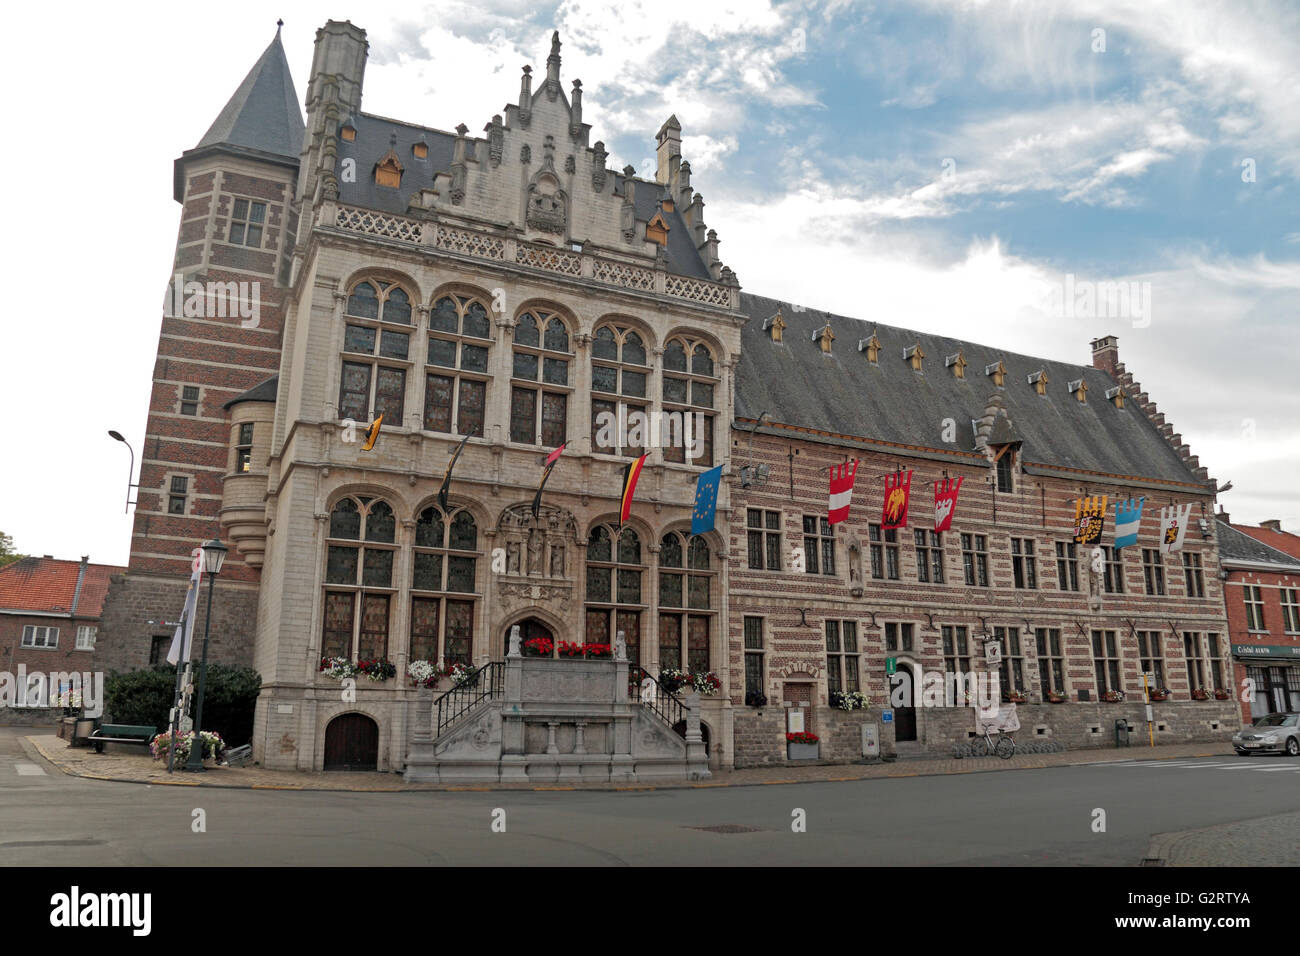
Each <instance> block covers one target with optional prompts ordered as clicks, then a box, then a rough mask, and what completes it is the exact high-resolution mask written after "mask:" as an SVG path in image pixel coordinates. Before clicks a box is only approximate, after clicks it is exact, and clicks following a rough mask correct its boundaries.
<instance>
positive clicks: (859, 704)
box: [829, 690, 871, 710]
mask: <svg viewBox="0 0 1300 956" xmlns="http://www.w3.org/2000/svg"><path fill="white" fill-rule="evenodd" d="M829 701H830V705H831V706H832V707H834V708H836V709H837V710H866V709H867V705H868V704H870V703H871V700H870V698H868V697H867V695H866V694H864V693H862V691H860V690H849V691H840V690H833V691H831V692H830V697H829Z"/></svg>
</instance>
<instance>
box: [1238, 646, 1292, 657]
mask: <svg viewBox="0 0 1300 956" xmlns="http://www.w3.org/2000/svg"><path fill="white" fill-rule="evenodd" d="M1232 656H1233V657H1294V658H1297V659H1300V647H1279V646H1276V645H1273V644H1233V645H1232Z"/></svg>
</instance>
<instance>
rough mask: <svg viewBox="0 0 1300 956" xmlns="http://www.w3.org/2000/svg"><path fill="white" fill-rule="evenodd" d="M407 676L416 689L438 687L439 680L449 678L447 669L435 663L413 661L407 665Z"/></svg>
mask: <svg viewBox="0 0 1300 956" xmlns="http://www.w3.org/2000/svg"><path fill="white" fill-rule="evenodd" d="M406 674H407V676H408V677H410V678H411V683H412V684H414V685H415V686H416V687H429V688H433V687H436V686H437V684H438V679H439V678H441V677H446V676H447V668H445V667H439V666H438V665H437V663H435V662H434V661H411V663H409V664H407V665H406Z"/></svg>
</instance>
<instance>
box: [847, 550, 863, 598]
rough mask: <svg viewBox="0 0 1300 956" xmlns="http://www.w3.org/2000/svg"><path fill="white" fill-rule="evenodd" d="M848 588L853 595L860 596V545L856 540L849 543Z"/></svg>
mask: <svg viewBox="0 0 1300 956" xmlns="http://www.w3.org/2000/svg"><path fill="white" fill-rule="evenodd" d="M849 588H850V590H851V591H852V594H853V596H854V597H861V596H862V546H861V545H859V544H858V543H857V542H856V541H854V542H853V543H852V544H850V545H849Z"/></svg>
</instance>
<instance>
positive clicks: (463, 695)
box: [403, 648, 710, 784]
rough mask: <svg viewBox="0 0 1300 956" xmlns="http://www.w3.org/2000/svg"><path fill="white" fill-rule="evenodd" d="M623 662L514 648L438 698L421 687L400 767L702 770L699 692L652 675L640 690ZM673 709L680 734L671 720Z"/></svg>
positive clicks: (505, 771)
mask: <svg viewBox="0 0 1300 956" xmlns="http://www.w3.org/2000/svg"><path fill="white" fill-rule="evenodd" d="M515 650H516V649H515V648H512V651H515ZM628 671H629V664H628V662H627V661H626V660H617V659H614V660H610V659H603V660H602V659H592V660H553V659H550V658H533V657H522V656H519V655H518V653H517V652H516V653H513V654H511V655H507V657H506V659H505V661H495V662H492V663H490V664H487V665H485V666H484V667H482V668H480V669H479V672H478V675H477V678H476V680H475V682H474V683H473V684H466V685H463V686H461V687H457V688H453V689H452V690H450V691H448V692H447V693H446V694H443V695H442V696H441V697H439V698H437V699H436V700H435V699H434V697H433V694H432V693H431V692H429V691H421V692H420V696H419V697H418V698H417V700H416V703H415V707H416V713H415V719H414V720H413V721H412V733H411V739H410V744H409V749H408V751H407V758H406V770H405V771H404V774H403V775H404V776H405V778H406V779H407V780H409V781H412V782H421V783H426V782H428V783H477V784H482V783H532V784H548V783H564V782H583V783H592V782H614V783H636V782H638V781H646V780H658V781H662V780H704V779H707V778H708V777H709V776H710V774H709V768H708V758H707V756H706V755H705V748H704V741H703V738H702V736H701V734H700V701H699V695H698V694H694V693H692V694H691V695H689V696H687V697H685V698H679V697H676V696H675V695H673V694H669V693H668V692H667V691H665V690H663V689H662V688H661V687H659V686H658V685H657V684H654V682H653V681H651V682H650V683H651V685H653V686H651V687H648V688H647V690H648V693H647V694H646V695H645V697H644V699H642V694H641V692H640V685H637V686H636V687H633V688H629V684H628ZM679 716H680V718H681V720H679V721H677V725H680V723H684V724H685V736H684V737H683V735H682V734H681V733H679V732H678V730H677V729H675V725H674V723H673V722H671V721H673V720H674V719H676V718H677V717H679Z"/></svg>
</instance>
